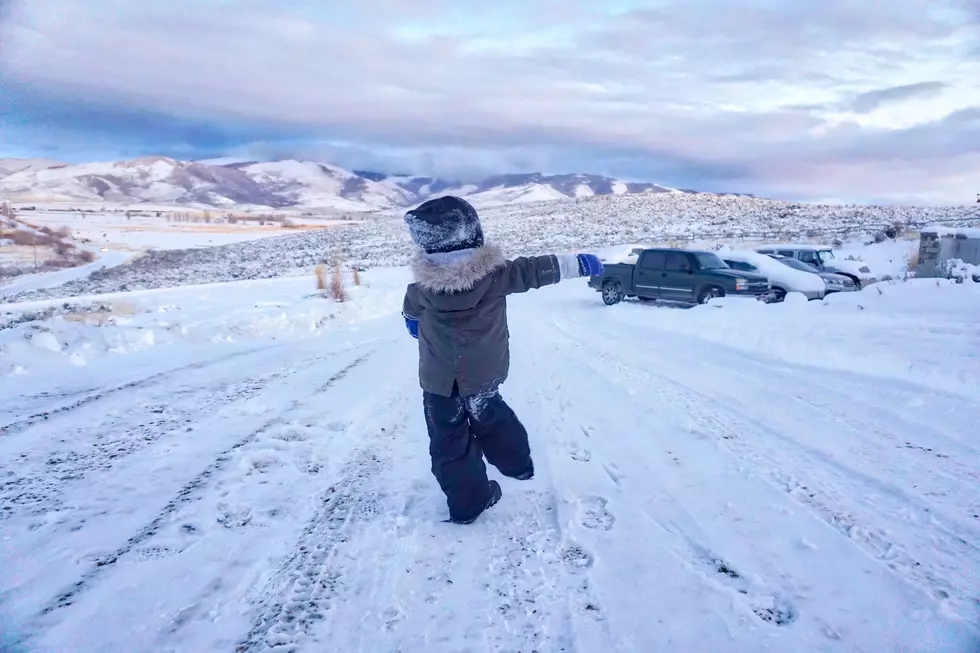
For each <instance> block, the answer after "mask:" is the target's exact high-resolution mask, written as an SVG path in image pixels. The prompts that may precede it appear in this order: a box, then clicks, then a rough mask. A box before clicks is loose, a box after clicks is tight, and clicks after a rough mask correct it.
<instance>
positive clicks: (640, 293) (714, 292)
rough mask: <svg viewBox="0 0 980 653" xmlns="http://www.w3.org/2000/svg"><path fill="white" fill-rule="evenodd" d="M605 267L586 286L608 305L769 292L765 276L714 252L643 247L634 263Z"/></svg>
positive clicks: (697, 300) (760, 296)
mask: <svg viewBox="0 0 980 653" xmlns="http://www.w3.org/2000/svg"><path fill="white" fill-rule="evenodd" d="M605 268H606V269H605V272H604V274H602V275H600V276H595V277H591V278H590V279H589V286H591V287H592V288H594V289H596V290H598V291H599V292H601V293H602V300H603V301H604V302H605V303H606V304H608V305H610V306H611V305H613V304H618V303H619V302H621V301H622V300H623V298H624V297H639V298H641V299H667V300H672V301H680V302H686V303H691V304H693V303H698V304H704V303H706V302H707V301H708V300H709V299H711V298H712V297H725V296H747V297H755V298H758V299H763V298H765V297H767V296H768V295H769V294H770V286H769V280H768V279H767V278H766V277H764V276H761V275H758V274H751V273H748V272H739V271H738V270H733V269H731V268H730V267H728V265H727V264H726V263H725V262H724V261H723V260H721V258H719V257H718V255H717V254H715V253H714V252H699V251H691V250H681V249H644V250H640V251H639V256H638V258H637V261H636V264H632V263H611V264H609V265H606V266H605Z"/></svg>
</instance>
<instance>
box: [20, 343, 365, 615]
mask: <svg viewBox="0 0 980 653" xmlns="http://www.w3.org/2000/svg"><path fill="white" fill-rule="evenodd" d="M373 353H374V351H373V350H371V351H369V352H367V353H365V354H363V355H361V356H360V357H358V358H357V359H355V360H354V361H353V362H352V363H350V364H348V365H346V366H344V367H343V368H341V369H340V370H339V371H338V372H336V373H335V374H334V375H333V376H332V377H330V379H328V381H327V382H326V383H324V384H323V385H322V386H321V388H320V390H319V391H320V392H325V391H327V390H329V389H330V388H331V387H332V386H333V385H334V384H336V383H337V382H339V381H340V380H342V379H343V378H344V377H346V376H347V374H348V373H350V371H351V370H353V369H354V368H356V367H357V366H359V365H361V364H363V363H364V362H365V361H366V360H367V359H368V358H369V357H370V356H371V355H372V354H373ZM296 407H297V404H296V403H294V404H293V405H292V407H291V409H290V410H295V409H296ZM288 413H289V411H287V412H286V413H283V414H280V415H277V416H276V417H274V418H272V419H270V420H268V421H267V422H265V423H264V424H263V425H261V426H260V427H259V428H258V429H256V430H254V431H252V432H251V433H249V434H248V435H247V436H245V437H244V438H242V439H241V440H239V441H238V442H236V443H235V444H233V445H231V446H230V447H228V448H227V449H225V450H224V451H223V452H221V453H220V454H219V455H218V456H217V458H215V460H214V461H213V462H212V463H211V464H210V465H208V467H206V468H205V469H204V470H203V471H202V472H201V473H200V474H198V475H197V476H196V477H194V478H193V479H192V480H191V481H190V482H188V483H187V484H186V485H185V486H184V487H183V488H182V489H181V490H180V491H179V492H178V493H177V495H176V496H175V497H174V498H173V499H171V500H170V502H168V503H167V504H166V505H165V506H164V507H163V509H162V510H161V511H160V513H159V514H158V515H157V516H156V517H155V518H154V519H153V520H152V521H150V523H148V524H147V525H146V526H145V527H144V528H143V529H142V530H140V531H139V532H138V533H137V534H136V535H134V536H132V537H131V538H129V540H127V541H126V543H125V544H123V545H122V546H121V547H119V548H118V549H116V550H115V551H114V552H112V553H110V554H108V555H106V556H103V557H101V558H99V559H98V560H96V561H95V563H94V566H93V567H92V568H91V569H89V570H88V571H87V572H85V573H84V574H83V575H82V576H81V577H80V578H79V579H78V580H77V581H76V582H75V583H73V584H72V585H71V586H69V587H68V588H66V589H65V590H64V591H62V592H61V593H59V594H58V595H57V596H56V597H55V598H54V599H52V600H51V601H50V602H49V603H48V604H47V605H46V606H45V607H44V608H43V609H42V610H41V611H40V613H39V614H38V615H37V617H36V618H38V619H40V618H44V617H48V616H49V615H51V614H52V613H54V612H56V611H58V610H61V609H64V608H67V607H69V606H71V605H73V604H74V603H75V602H76V601H77V600H78V598H79V597H80V596H81V595H82V594H84V593H85V592H87V591H88V590H90V589H91V588H92V587H94V586H95V585H96V583H97V582H98V580H99V579H100V578H101V576H102V575H103V574H105V573H106V571H107V570H108V569H110V568H112V567H113V566H114V565H115V564H116V563H117V562H119V560H120V559H121V558H123V557H124V556H126V555H128V554H130V552H132V551H133V550H134V549H135V548H136V547H138V546H139V545H141V544H143V543H144V542H146V541H147V540H149V539H150V538H151V537H153V536H154V535H156V534H157V533H158V532H159V531H160V530H161V529H162V528H163V526H164V525H165V524H166V523H167V521H168V519H169V517H170V516H171V515H173V514H174V513H176V512H177V510H178V509H180V508H181V507H182V506H184V505H186V504H188V503H190V502H192V501H195V500H197V499H198V497H199V496H200V495H201V494H202V491H203V490H205V488H207V486H208V484H209V483H210V481H211V479H212V478H214V477H215V475H216V474H218V473H219V472H220V471H222V470H223V469H224V468H225V467H226V466H227V464H228V462H229V461H230V460H231V459H232V457H233V454H234V453H235V452H236V451H237V450H239V449H241V448H242V447H244V446H246V445H247V444H249V443H251V442H253V441H255V440H256V439H257V438H258V437H259V436H261V435H262V434H263V433H264V432H266V431H267V430H268V429H270V428H272V427H274V426H277V425H280V424H284V423H285V422H286V417H287V415H288Z"/></svg>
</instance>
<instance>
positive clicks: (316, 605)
mask: <svg viewBox="0 0 980 653" xmlns="http://www.w3.org/2000/svg"><path fill="white" fill-rule="evenodd" d="M387 464H388V461H387V460H386V459H385V458H384V457H383V456H382V454H381V453H380V452H379V451H377V450H374V449H364V450H362V451H360V452H359V453H358V454H357V455H355V457H354V458H353V459H352V460H351V461H350V462H348V464H347V465H346V466H345V469H344V471H343V472H342V473H341V478H340V480H338V482H336V483H334V484H333V485H331V486H330V487H329V488H327V490H326V491H325V492H324V493H323V496H322V498H321V501H320V506H319V508H318V509H317V511H316V513H315V514H314V516H313V517H312V518H311V519H310V520H309V522H307V525H306V527H305V528H304V529H303V533H302V534H301V535H300V538H299V541H298V543H297V545H296V547H295V548H294V549H293V551H292V552H290V553H289V554H288V555H287V556H286V557H285V559H284V560H283V561H282V563H280V565H279V568H278V569H277V570H276V572H275V574H274V575H273V577H272V579H270V581H269V583H268V585H267V587H266V590H265V592H264V594H265V595H266V601H265V602H264V603H263V608H262V611H261V613H260V614H259V615H258V617H257V618H256V619H255V621H254V624H253V626H252V628H251V630H249V632H248V635H246V636H245V638H244V639H243V640H242V641H241V642H239V644H238V645H237V646H236V647H235V651H236V652H237V653H255V652H260V651H270V650H281V651H295V650H297V649H298V648H299V646H300V644H301V643H302V642H303V641H304V640H305V639H306V638H308V637H310V636H311V635H312V632H313V629H314V627H315V626H316V625H317V624H319V623H320V622H322V621H323V620H324V618H325V616H326V612H327V611H328V610H329V609H330V603H331V602H332V601H333V600H335V599H338V595H339V594H340V593H341V591H342V583H343V568H342V567H339V566H335V565H333V564H332V560H333V558H334V556H335V554H336V550H337V548H338V547H339V546H341V545H343V544H345V543H346V542H348V541H349V540H350V538H351V535H352V531H353V530H354V529H356V528H357V527H358V526H359V525H360V524H361V523H362V522H365V521H369V520H371V519H374V518H376V517H377V515H378V514H380V512H381V505H382V504H381V502H380V501H379V498H378V497H377V496H376V495H373V494H372V493H371V492H370V491H369V490H368V487H369V486H370V484H371V483H372V481H373V479H374V477H376V476H377V475H378V474H379V473H380V472H381V470H382V468H383V467H384V466H385V465H387Z"/></svg>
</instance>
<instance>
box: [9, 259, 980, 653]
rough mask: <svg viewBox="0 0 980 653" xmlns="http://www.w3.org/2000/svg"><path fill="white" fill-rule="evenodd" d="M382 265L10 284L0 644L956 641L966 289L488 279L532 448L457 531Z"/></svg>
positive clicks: (972, 624) (318, 647)
mask: <svg viewBox="0 0 980 653" xmlns="http://www.w3.org/2000/svg"><path fill="white" fill-rule="evenodd" d="M408 277H409V273H408V271H407V270H405V269H394V270H384V271H383V270H372V271H369V272H367V273H365V274H364V284H363V285H362V286H361V287H360V288H353V287H352V288H350V291H351V301H350V302H348V303H345V304H335V303H333V302H332V301H330V300H328V299H325V298H323V297H320V296H318V295H316V293H315V291H314V290H313V288H312V279H282V280H271V281H260V282H254V281H253V282H238V283H231V284H224V285H221V286H214V287H211V288H208V287H206V286H202V287H195V288H181V289H175V290H159V291H147V292H143V293H129V294H128V295H127V296H126V298H125V299H126V301H127V302H129V308H128V309H127V308H126V304H119V303H118V302H119V301H120V298H118V297H111V296H110V297H104V296H103V297H99V298H88V299H86V298H82V297H78V298H73V299H72V300H71V301H72V302H74V303H75V304H77V305H78V307H76V309H74V314H75V315H76V316H80V317H75V318H71V319H66V317H65V315H68V314H72V313H71V312H69V313H65V312H64V311H66V310H68V309H65V308H64V306H63V305H64V303H65V302H64V301H52V300H48V301H46V302H38V303H36V304H31V305H18V306H17V307H9V306H8V307H5V308H4V310H5V311H7V313H6V317H5V319H6V321H5V322H4V328H3V329H2V330H0V335H2V336H3V337H2V339H0V347H2V348H3V349H2V350H0V351H2V354H0V364H2V365H0V366H3V368H4V373H5V376H3V377H0V396H2V397H3V398H4V401H3V402H2V405H0V556H2V557H0V624H2V630H0V638H6V641H5V642H3V643H0V648H2V646H3V644H7V645H8V646H11V647H12V646H14V645H17V644H19V645H20V648H17V649H13V650H18V651H20V650H23V651H44V652H45V653H68V652H71V653H89V652H91V653H95V652H98V653H116V652H118V653H136V652H143V651H147V652H149V651H153V652H161V653H164V652H166V653H177V652H188V653H199V652H202V651H209V652H211V651H239V652H258V651H295V652H297V653H303V652H309V653H314V652H317V653H319V652H334V651H336V652H341V651H342V652H344V653H349V652H355V651H357V652H360V651H364V652H370V653H377V652H381V651H426V652H433V653H440V652H450V651H452V652H456V651H538V652H540V653H552V652H558V651H578V652H580V653H593V652H594V653H614V652H619V651H622V652H624V653H625V652H627V651H644V652H647V651H658V652H677V653H690V652H692V651H711V652H713V653H717V652H745V653H750V652H751V653H757V652H760V651H772V652H774V653H776V652H778V653H784V652H786V651H807V652H823V651H827V652H831V651H833V652H844V651H847V652H868V653H872V652H873V653H879V652H881V651H899V650H901V651H904V652H921V653H926V652H930V653H932V652H936V651H942V652H947V651H949V652H954V653H960V652H962V653H967V652H972V651H976V647H977V644H978V642H980V640H978V634H980V582H978V577H977V569H978V568H980V546H978V543H980V518H978V516H977V515H978V514H980V505H978V504H980V501H978V491H977V488H978V487H980V445H978V443H977V439H976V418H977V415H978V414H980V364H978V360H977V352H978V351H980V329H978V317H980V309H978V307H980V284H973V283H964V284H955V283H952V282H949V281H946V280H938V281H937V280H923V281H915V282H910V283H885V284H878V285H876V286H874V287H870V288H866V289H864V290H862V291H860V292H855V293H841V294H838V295H833V296H831V297H830V298H828V299H827V300H823V301H816V302H809V303H807V302H802V303H798V302H795V301H787V302H785V303H784V304H772V305H765V304H762V303H761V302H754V301H750V300H742V301H736V300H725V301H720V302H718V303H714V304H710V305H706V306H700V307H696V308H692V309H690V310H681V309H676V308H671V307H668V306H660V305H656V304H648V303H640V302H632V301H627V302H624V303H622V304H620V305H618V306H615V307H606V306H604V305H603V304H602V302H601V301H600V298H599V296H598V295H597V294H596V293H594V292H592V291H590V290H589V289H588V288H587V287H586V285H585V283H584V281H582V280H576V281H568V282H564V283H563V284H561V285H560V286H558V287H555V288H546V289H542V290H539V291H533V292H532V293H529V294H527V295H521V296H515V297H513V298H511V300H510V332H511V336H512V353H513V368H512V374H511V378H510V380H509V381H508V382H507V383H506V384H505V385H504V387H503V393H504V396H505V397H506V398H507V400H508V401H509V402H510V403H511V405H512V406H513V407H514V409H515V410H516V411H517V413H518V415H519V416H520V417H521V418H522V420H523V421H524V422H525V424H526V426H527V427H528V430H529V431H530V434H531V445H532V452H533V455H534V460H535V464H536V470H537V475H536V476H535V478H534V479H533V480H531V481H528V482H517V481H513V480H510V479H500V480H501V484H502V485H503V491H504V496H503V499H502V500H501V502H500V503H499V504H498V505H497V506H495V507H494V508H493V509H492V510H490V511H489V512H488V513H486V514H485V515H484V516H482V517H481V518H480V519H479V520H478V521H477V522H476V523H474V524H473V525H471V526H468V527H461V526H455V525H452V524H449V523H444V522H443V521H442V520H443V519H445V518H446V509H445V503H444V498H443V496H442V494H441V492H440V490H439V488H438V486H437V485H436V483H435V481H434V479H433V478H432V476H431V474H430V472H429V459H428V438H427V435H426V430H425V424H424V420H423V415H422V411H421V391H420V389H419V387H418V378H417V346H418V345H417V343H416V341H415V340H413V339H411V338H410V337H409V336H408V334H407V333H406V331H405V328H404V324H403V322H402V319H401V317H400V315H399V314H398V312H399V310H400V299H401V292H402V290H403V288H404V284H405V283H406V282H407V281H408V280H409V278H408ZM311 295H312V296H311ZM86 302H90V303H91V302H96V303H97V302H104V303H106V304H108V305H109V309H110V310H106V311H103V312H101V313H93V312H88V313H86V312H85V310H83V308H82V306H84V305H85V304H86ZM113 302H117V303H116V304H115V305H112V304H113ZM45 309H51V310H53V311H55V314H51V315H49V316H47V317H43V319H32V318H31V315H30V312H37V311H43V310H45ZM18 311H20V312H21V313H22V314H21V316H20V319H19V320H18V319H15V314H16V313H17V312H18ZM59 311H60V313H59ZM86 315H88V316H92V317H93V319H92V320H87V319H86V317H85V316H86ZM100 316H101V317H100ZM331 316H332V317H331ZM100 334H107V335H100ZM86 342H89V343H94V344H93V345H92V347H89V348H88V349H86V348H85V346H84V345H85V343H86ZM76 354H77V356H76ZM14 367H19V369H16V370H14V369H13V368H14ZM491 474H492V475H493V476H494V477H496V478H500V477H499V476H498V475H497V474H496V472H495V471H494V470H492V469H491Z"/></svg>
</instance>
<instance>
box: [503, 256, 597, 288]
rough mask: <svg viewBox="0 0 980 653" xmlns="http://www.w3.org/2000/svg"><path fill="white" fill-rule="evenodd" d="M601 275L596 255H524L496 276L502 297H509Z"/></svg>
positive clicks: (510, 262) (506, 265)
mask: <svg viewBox="0 0 980 653" xmlns="http://www.w3.org/2000/svg"><path fill="white" fill-rule="evenodd" d="M602 272H603V266H602V261H600V260H599V258H598V257H597V256H595V255H593V254H550V255H547V256H531V257H524V256H522V257H520V258H516V259H514V260H513V261H507V262H506V263H505V264H504V267H502V268H501V269H500V271H499V272H498V273H497V274H498V275H499V278H498V289H499V291H500V292H501V293H502V294H504V295H510V294H513V293H522V292H527V291H528V290H532V289H537V288H540V287H542V286H548V285H551V284H555V283H558V282H559V281H564V280H565V279H575V278H578V277H583V276H592V275H596V274H602Z"/></svg>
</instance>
